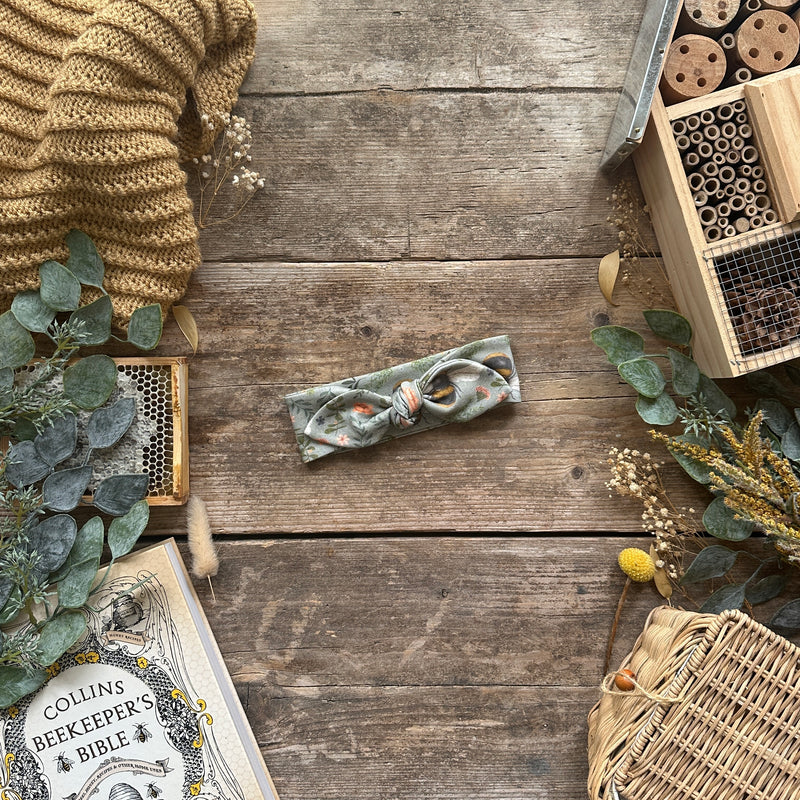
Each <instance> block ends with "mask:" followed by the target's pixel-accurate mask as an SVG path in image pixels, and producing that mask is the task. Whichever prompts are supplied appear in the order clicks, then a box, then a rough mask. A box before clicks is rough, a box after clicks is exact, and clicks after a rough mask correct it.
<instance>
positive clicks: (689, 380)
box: [667, 347, 700, 397]
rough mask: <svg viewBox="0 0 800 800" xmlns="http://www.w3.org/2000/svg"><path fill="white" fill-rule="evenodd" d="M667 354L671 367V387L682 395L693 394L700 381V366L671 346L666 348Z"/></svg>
mask: <svg viewBox="0 0 800 800" xmlns="http://www.w3.org/2000/svg"><path fill="white" fill-rule="evenodd" d="M667 355H668V356H669V363H670V365H671V367H672V388H673V389H675V391H676V392H677V393H678V394H679V395H681V396H682V397H689V396H690V395H693V394H695V393H696V392H697V387H698V384H699V383H700V368H699V367H698V366H697V364H695V363H694V361H693V360H692V359H691V358H688V357H687V356H685V355H684V354H683V353H680V352H678V351H677V350H673V349H672V348H671V347H669V348H667Z"/></svg>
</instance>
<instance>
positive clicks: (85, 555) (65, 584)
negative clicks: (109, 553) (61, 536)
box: [54, 517, 105, 608]
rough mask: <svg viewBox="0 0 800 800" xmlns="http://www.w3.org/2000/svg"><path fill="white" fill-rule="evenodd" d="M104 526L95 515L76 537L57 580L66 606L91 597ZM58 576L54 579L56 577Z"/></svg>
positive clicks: (59, 591)
mask: <svg viewBox="0 0 800 800" xmlns="http://www.w3.org/2000/svg"><path fill="white" fill-rule="evenodd" d="M104 534H105V530H104V528H103V520H101V519H100V517H92V518H91V519H90V520H89V521H88V522H87V523H86V524H85V525H84V526H83V527H82V528H81V529H80V530H79V531H78V535H77V536H76V537H75V544H73V545H72V549H71V550H70V551H69V556H68V557H67V560H66V561H65V562H64V565H63V567H62V568H61V572H62V574H63V577H60V579H59V581H58V602H59V603H61V605H62V606H63V607H64V608H80V607H81V606H82V605H83V604H84V603H86V601H87V600H88V599H89V591H90V590H91V588H92V583H93V582H94V579H95V577H96V576H97V571H98V569H99V568H100V558H101V557H102V555H103V538H104ZM54 580H55V579H54Z"/></svg>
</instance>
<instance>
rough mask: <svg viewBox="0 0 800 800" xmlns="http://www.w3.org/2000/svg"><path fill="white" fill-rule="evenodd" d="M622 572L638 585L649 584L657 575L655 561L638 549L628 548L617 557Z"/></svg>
mask: <svg viewBox="0 0 800 800" xmlns="http://www.w3.org/2000/svg"><path fill="white" fill-rule="evenodd" d="M617 561H618V562H619V566H620V568H621V569H622V571H623V572H624V573H625V574H626V575H627V576H628V577H629V578H630V579H631V580H632V581H636V582H637V583H647V581H650V580H652V579H653V576H654V575H655V574H656V565H655V564H654V563H653V559H652V558H650V556H649V555H648V554H647V553H645V551H644V550H640V549H639V548H638V547H626V548H625V549H624V550H623V551H622V552H621V553H620V554H619V556H618V557H617Z"/></svg>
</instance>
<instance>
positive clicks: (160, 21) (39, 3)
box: [0, 0, 256, 323]
mask: <svg viewBox="0 0 800 800" xmlns="http://www.w3.org/2000/svg"><path fill="white" fill-rule="evenodd" d="M255 36H256V19H255V12H254V10H253V6H252V4H251V2H250V0H0V311H2V310H5V309H6V308H8V306H9V304H10V302H11V299H12V297H13V295H14V294H16V293H17V292H19V291H21V290H23V289H32V288H36V287H37V286H38V284H39V274H38V267H39V265H40V264H41V263H42V262H43V261H46V260H47V259H55V260H57V261H61V262H62V263H63V260H64V259H65V258H66V257H67V250H66V246H65V244H64V237H65V235H66V234H67V233H68V232H69V230H70V229H71V228H79V229H80V230H83V231H85V232H86V233H87V234H88V235H89V236H90V237H91V238H92V239H93V240H94V242H95V244H96V246H97V249H98V251H99V252H100V254H101V255H102V257H103V259H104V261H105V263H106V279H105V288H106V290H107V291H108V293H109V294H110V296H111V299H112V301H113V303H114V310H115V318H116V320H117V322H120V323H124V322H125V321H126V320H127V318H128V317H129V316H130V314H131V312H132V311H133V310H134V309H135V308H137V307H138V306H141V305H145V304H148V303H155V302H158V303H161V304H162V306H163V307H164V309H165V310H166V309H167V308H169V306H170V305H171V304H172V303H173V302H175V301H176V300H177V299H178V298H179V297H180V296H181V295H182V294H183V293H184V291H185V289H186V284H187V282H188V280H189V276H190V275H191V273H192V270H193V269H194V268H195V267H196V266H197V265H198V264H199V262H200V252H199V249H198V245H197V227H196V225H195V222H194V217H193V215H192V203H191V201H190V199H189V197H188V196H187V193H186V178H185V175H184V172H183V171H182V170H181V168H180V166H179V162H180V161H182V160H185V159H187V158H192V157H194V156H199V155H202V154H203V153H205V152H207V151H208V150H209V148H210V146H211V143H212V142H213V140H214V138H215V137H216V135H217V133H218V131H215V130H212V129H210V128H209V126H208V125H207V124H204V123H203V122H202V121H201V119H200V117H201V115H203V114H208V115H209V117H210V118H211V119H212V120H214V119H216V118H217V115H218V114H221V113H224V112H228V111H230V109H231V107H232V106H233V104H234V103H235V102H236V99H237V92H238V89H239V86H240V84H241V81H242V79H243V78H244V75H245V72H246V71H247V68H248V66H249V65H250V62H251V60H252V58H253V51H254V46H255Z"/></svg>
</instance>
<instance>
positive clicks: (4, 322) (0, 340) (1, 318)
mask: <svg viewBox="0 0 800 800" xmlns="http://www.w3.org/2000/svg"><path fill="white" fill-rule="evenodd" d="M35 354H36V343H35V342H34V341H33V337H32V336H31V335H30V333H28V331H27V330H25V328H24V327H23V326H22V325H20V324H19V322H18V321H17V318H16V317H15V316H14V314H13V313H12V312H11V311H6V312H5V313H4V314H0V367H10V368H11V369H17V368H18V367H24V366H25V364H27V363H28V362H29V361H30V360H31V359H32V358H33V357H34V355H35Z"/></svg>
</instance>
